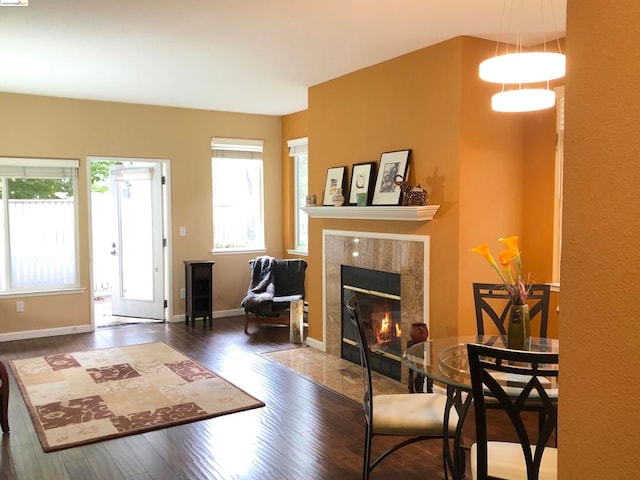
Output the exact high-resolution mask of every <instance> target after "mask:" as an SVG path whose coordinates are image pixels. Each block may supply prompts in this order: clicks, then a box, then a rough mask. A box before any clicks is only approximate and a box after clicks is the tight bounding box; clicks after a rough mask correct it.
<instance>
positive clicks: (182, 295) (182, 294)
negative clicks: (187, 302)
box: [180, 288, 187, 298]
mask: <svg viewBox="0 0 640 480" xmlns="http://www.w3.org/2000/svg"><path fill="white" fill-rule="evenodd" d="M180 298H187V289H186V288H181V289H180Z"/></svg>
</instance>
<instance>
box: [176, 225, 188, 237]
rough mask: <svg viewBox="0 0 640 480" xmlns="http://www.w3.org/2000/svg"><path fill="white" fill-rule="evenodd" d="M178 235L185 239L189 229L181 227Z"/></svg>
mask: <svg viewBox="0 0 640 480" xmlns="http://www.w3.org/2000/svg"><path fill="white" fill-rule="evenodd" d="M178 234H179V235H180V236H181V237H184V236H185V235H186V234H187V227H180V228H178Z"/></svg>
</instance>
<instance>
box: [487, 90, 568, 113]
mask: <svg viewBox="0 0 640 480" xmlns="http://www.w3.org/2000/svg"><path fill="white" fill-rule="evenodd" d="M555 103H556V94H555V93H554V92H553V91H552V90H546V89H544V88H523V89H520V90H506V91H504V92H500V93H496V94H495V95H494V96H493V97H491V108H492V109H493V110H495V111H496V112H533V111H535V110H544V109H545V108H551V107H553V106H554V105H555Z"/></svg>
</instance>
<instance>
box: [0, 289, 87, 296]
mask: <svg viewBox="0 0 640 480" xmlns="http://www.w3.org/2000/svg"><path fill="white" fill-rule="evenodd" d="M86 291H87V289H86V288H84V287H72V288H60V289H51V290H8V291H5V292H0V298H19V297H44V296H51V295H73V294H77V293H85V292H86Z"/></svg>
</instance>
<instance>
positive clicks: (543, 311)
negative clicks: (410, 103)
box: [473, 283, 551, 338]
mask: <svg viewBox="0 0 640 480" xmlns="http://www.w3.org/2000/svg"><path fill="white" fill-rule="evenodd" d="M526 289H527V292H528V293H527V305H529V318H530V319H531V321H532V322H533V320H534V319H536V318H537V317H539V318H540V331H539V334H538V335H537V336H539V337H542V338H546V337H547V330H548V324H549V301H550V296H551V286H550V285H547V284H531V285H526ZM473 299H474V303H475V311H476V327H477V331H478V335H485V324H484V322H485V318H490V319H491V321H492V322H493V324H494V325H495V326H496V328H497V329H498V332H499V333H500V335H506V334H507V319H508V317H509V309H510V307H511V300H510V298H509V295H508V294H507V289H506V287H505V285H503V284H494V283H474V284H473Z"/></svg>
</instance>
